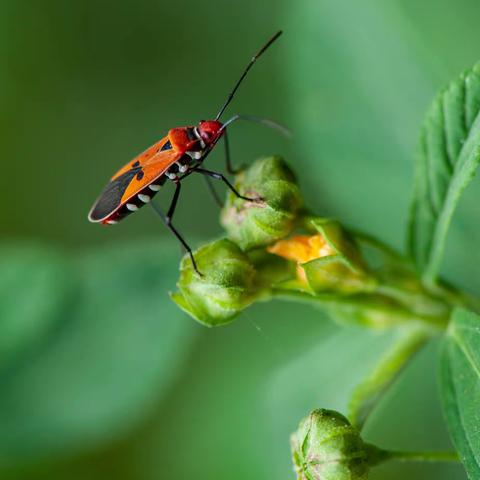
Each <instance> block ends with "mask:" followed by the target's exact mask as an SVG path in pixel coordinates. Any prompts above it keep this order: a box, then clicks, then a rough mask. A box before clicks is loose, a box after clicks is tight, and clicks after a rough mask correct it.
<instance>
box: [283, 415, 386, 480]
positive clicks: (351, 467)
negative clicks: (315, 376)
mask: <svg viewBox="0 0 480 480" xmlns="http://www.w3.org/2000/svg"><path fill="white" fill-rule="evenodd" d="M290 441H291V447H292V456H293V463H294V465H295V471H296V473H297V479H298V480H365V479H367V478H368V472H369V470H370V466H371V465H372V464H374V463H376V458H375V455H376V453H377V451H378V449H377V448H376V447H374V446H372V445H369V444H366V443H365V442H364V441H363V440H362V438H361V437H360V434H359V432H358V430H357V429H356V428H355V427H353V426H352V425H351V424H350V422H349V421H348V420H347V419H346V418H345V417H344V416H343V415H341V414H340V413H338V412H335V411H333V410H324V409H319V410H314V411H313V412H311V413H310V415H309V416H308V417H306V418H305V419H304V420H302V422H301V423H300V425H299V428H298V430H297V431H296V432H295V433H294V434H293V435H292V436H291V439H290Z"/></svg>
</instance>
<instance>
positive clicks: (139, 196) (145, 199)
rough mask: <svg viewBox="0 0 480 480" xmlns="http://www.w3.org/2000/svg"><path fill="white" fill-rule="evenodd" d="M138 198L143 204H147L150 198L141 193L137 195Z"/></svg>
mask: <svg viewBox="0 0 480 480" xmlns="http://www.w3.org/2000/svg"><path fill="white" fill-rule="evenodd" d="M138 198H139V199H140V200H141V201H142V202H143V203H148V202H149V201H150V197H149V196H148V195H144V194H143V193H139V194H138Z"/></svg>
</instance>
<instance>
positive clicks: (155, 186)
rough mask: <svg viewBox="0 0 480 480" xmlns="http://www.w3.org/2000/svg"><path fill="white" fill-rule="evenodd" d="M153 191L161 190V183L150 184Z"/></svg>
mask: <svg viewBox="0 0 480 480" xmlns="http://www.w3.org/2000/svg"><path fill="white" fill-rule="evenodd" d="M148 188H149V189H150V190H152V192H158V191H159V190H160V185H157V184H156V183H152V184H150V185H149V186H148Z"/></svg>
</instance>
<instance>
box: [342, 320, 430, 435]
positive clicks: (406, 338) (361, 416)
mask: <svg viewBox="0 0 480 480" xmlns="http://www.w3.org/2000/svg"><path fill="white" fill-rule="evenodd" d="M430 335H431V332H430V331H429V330H427V329H425V328H422V327H409V328H407V329H402V330H400V331H399V338H397V339H396V342H395V343H394V344H393V345H391V346H389V348H388V352H387V353H386V354H385V355H384V356H383V357H382V358H381V359H380V361H379V362H378V364H377V365H376V366H375V368H374V369H373V370H372V372H371V373H370V375H368V376H367V377H366V378H365V379H364V380H363V381H362V382H361V383H360V384H359V385H358V386H357V387H356V388H355V390H354V391H353V393H352V396H351V397H350V402H349V406H348V409H349V413H348V418H349V420H350V422H351V423H352V424H353V425H355V426H356V427H357V428H358V429H359V430H361V429H362V427H363V425H364V424H365V422H366V420H367V418H368V416H369V414H370V413H371V411H372V410H373V409H374V408H375V406H376V405H377V403H378V402H379V401H380V399H381V397H382V396H383V394H384V393H385V392H386V391H387V390H388V388H389V387H390V386H391V385H392V383H393V382H394V381H395V379H396V378H398V376H399V374H400V373H401V372H402V370H403V369H404V368H405V366H406V365H407V363H408V362H409V361H410V360H411V359H412V357H413V356H414V355H415V354H416V353H417V352H418V351H419V350H420V348H421V347H422V346H423V345H424V344H425V342H426V341H427V340H428V339H429V338H430Z"/></svg>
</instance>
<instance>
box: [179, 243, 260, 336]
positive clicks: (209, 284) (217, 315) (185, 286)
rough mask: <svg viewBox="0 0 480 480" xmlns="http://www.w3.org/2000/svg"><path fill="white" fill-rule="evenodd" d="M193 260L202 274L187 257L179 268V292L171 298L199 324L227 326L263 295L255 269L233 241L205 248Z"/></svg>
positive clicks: (205, 246)
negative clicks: (257, 284) (257, 286)
mask: <svg viewBox="0 0 480 480" xmlns="http://www.w3.org/2000/svg"><path fill="white" fill-rule="evenodd" d="M194 257H195V261H196V262H197V266H198V269H199V271H200V272H201V275H198V273H196V272H195V270H194V268H193V265H192V262H191V260H190V257H189V256H188V255H185V256H184V257H183V259H182V262H181V265H180V279H179V281H178V283H177V287H178V290H179V291H178V292H176V293H172V294H171V295H170V296H171V298H172V300H173V301H174V302H175V303H176V304H177V305H178V306H179V307H180V308H181V309H182V310H184V311H185V312H187V313H188V314H189V315H191V316H192V317H193V318H194V319H195V320H198V321H199V322H200V323H203V324H204V325H207V326H210V327H211V326H217V325H223V324H225V323H228V322H230V321H231V320H233V318H234V317H235V316H236V315H238V314H239V313H240V312H241V311H242V310H243V309H244V308H246V307H247V306H248V305H250V303H252V302H253V301H254V300H255V298H256V296H257V295H259V294H260V292H259V289H258V288H256V285H255V277H256V271H255V268H254V266H253V265H252V263H251V262H250V260H249V258H248V256H247V255H246V254H245V253H244V252H242V250H240V248H239V247H238V246H237V245H235V244H234V243H233V242H231V241H230V240H227V239H221V240H217V241H215V242H212V243H209V244H207V245H204V246H203V247H201V248H200V249H198V250H197V251H196V252H194Z"/></svg>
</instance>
